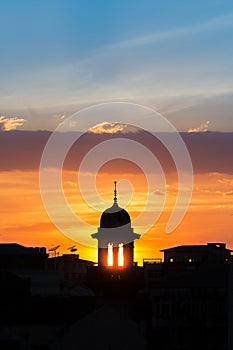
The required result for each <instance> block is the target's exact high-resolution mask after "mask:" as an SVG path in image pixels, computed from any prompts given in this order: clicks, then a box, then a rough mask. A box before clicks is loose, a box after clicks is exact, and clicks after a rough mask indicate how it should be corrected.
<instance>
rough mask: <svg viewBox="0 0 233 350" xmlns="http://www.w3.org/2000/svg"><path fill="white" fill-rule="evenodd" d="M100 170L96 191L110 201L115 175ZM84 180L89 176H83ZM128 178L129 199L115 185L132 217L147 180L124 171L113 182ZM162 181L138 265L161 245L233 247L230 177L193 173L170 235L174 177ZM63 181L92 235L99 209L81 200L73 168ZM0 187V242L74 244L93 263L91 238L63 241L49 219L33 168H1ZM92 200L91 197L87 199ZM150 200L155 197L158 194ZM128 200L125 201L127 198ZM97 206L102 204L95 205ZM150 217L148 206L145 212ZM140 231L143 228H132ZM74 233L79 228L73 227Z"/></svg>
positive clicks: (144, 195)
mask: <svg viewBox="0 0 233 350" xmlns="http://www.w3.org/2000/svg"><path fill="white" fill-rule="evenodd" d="M105 170H106V169H104V168H103V169H101V172H100V173H99V174H98V176H97V181H96V184H97V190H98V192H99V194H100V195H101V196H102V198H103V203H102V206H103V207H104V201H107V202H109V203H111V202H112V197H113V181H114V180H115V178H116V175H113V174H109V173H107V172H105ZM87 179H88V178H87ZM121 179H127V180H128V181H130V182H131V184H132V186H133V187H134V194H133V196H132V199H131V200H130V198H129V192H130V191H129V189H130V187H127V186H128V185H127V183H126V182H124V183H123V182H122V183H121V184H119V188H118V192H119V195H118V197H119V200H118V202H119V205H120V206H122V207H125V206H126V209H127V211H128V212H129V214H130V216H131V219H132V220H134V219H135V218H136V217H137V216H138V215H139V214H140V213H141V212H142V211H143V208H144V206H145V201H146V198H147V183H146V179H145V176H144V175H143V174H142V173H138V174H133V173H124V172H121V173H119V174H118V175H117V180H121ZM166 180H167V199H166V204H165V207H164V210H163V214H162V215H161V216H160V218H159V220H158V221H157V222H156V223H155V225H154V226H153V227H152V228H151V229H150V231H149V232H147V233H146V234H145V235H143V236H142V237H141V239H140V240H138V241H136V242H135V247H136V249H135V261H138V262H139V264H141V263H142V259H143V258H161V257H162V253H161V252H160V249H163V248H166V247H171V246H175V245H181V244H205V243H207V242H225V243H227V246H228V248H232V249H233V235H232V227H233V225H232V222H233V202H232V198H233V196H232V195H233V175H229V174H223V173H205V174H197V175H195V177H194V192H193V197H192V201H191V205H190V207H189V210H188V212H187V214H186V215H185V217H184V219H183V221H182V222H181V224H180V225H179V226H178V228H177V229H176V230H175V231H174V232H172V233H171V234H167V233H165V226H166V223H167V221H168V218H169V215H170V212H171V209H172V207H173V205H174V203H175V199H176V194H177V182H176V176H175V175H174V176H172V175H169V177H168V178H167V179H166ZM63 185H64V190H65V195H66V199H67V201H68V203H69V205H70V206H71V208H72V209H73V210H74V212H75V213H76V214H78V215H79V216H80V217H81V218H82V219H83V220H84V221H85V222H88V223H89V224H90V225H92V226H93V229H92V232H83V234H84V235H89V234H91V233H94V232H95V230H96V228H97V227H98V226H99V218H100V214H101V213H100V212H98V211H95V210H93V209H92V208H91V207H90V206H88V205H87V204H85V203H84V202H83V201H82V200H81V197H80V193H79V189H78V186H77V172H75V171H65V172H64V174H63ZM0 186H1V198H2V199H1V213H2V215H1V222H0V239H1V242H17V243H19V244H23V245H25V246H46V247H47V248H51V247H52V246H53V245H54V246H55V245H58V244H60V248H59V252H60V254H61V253H69V250H68V248H69V247H70V246H71V245H74V244H76V245H77V248H78V253H79V254H80V257H81V258H84V259H91V260H94V261H96V257H97V251H96V248H95V245H96V241H93V247H87V246H82V245H79V244H78V243H77V242H75V241H73V240H70V239H68V238H67V237H66V236H64V235H63V234H62V233H61V232H59V230H58V229H57V228H56V227H55V226H54V225H53V223H51V222H50V219H49V217H48V215H47V214H46V212H45V209H44V207H43V204H42V200H41V196H40V190H39V176H38V172H37V171H26V170H25V171H4V172H2V173H1V178H0ZM87 200H88V201H89V203H91V198H87ZM155 200H156V201H158V204H159V201H160V195H159V192H158V193H157V194H155ZM128 201H129V203H128V204H127V202H128ZM100 207H101V206H100ZM147 217H148V218H149V219H151V218H153V217H154V208H153V207H152V208H151V210H150V212H149V213H148V216H147ZM134 230H135V232H139V233H141V231H143V228H142V227H141V228H139V227H134ZM77 232H79V227H77Z"/></svg>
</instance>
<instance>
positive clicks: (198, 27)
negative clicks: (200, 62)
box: [108, 13, 233, 49]
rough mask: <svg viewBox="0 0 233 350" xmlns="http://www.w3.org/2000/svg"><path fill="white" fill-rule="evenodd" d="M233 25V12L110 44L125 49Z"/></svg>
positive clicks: (114, 47) (112, 47) (115, 47)
mask: <svg viewBox="0 0 233 350" xmlns="http://www.w3.org/2000/svg"><path fill="white" fill-rule="evenodd" d="M232 26H233V13H229V14H227V15H222V16H217V17H213V18H211V19H209V20H207V21H205V22H200V23H196V24H192V25H190V26H187V27H180V28H175V29H171V30H167V31H162V32H156V33H152V34H148V35H144V36H139V37H135V38H131V39H126V40H122V41H119V42H117V43H115V44H112V45H109V46H108V48H111V49H124V48H131V47H137V46H143V45H148V44H154V43H157V42H161V41H164V40H169V39H174V38H178V37H182V36H187V35H192V34H200V33H202V32H211V31H216V30H221V29H225V28H229V27H232Z"/></svg>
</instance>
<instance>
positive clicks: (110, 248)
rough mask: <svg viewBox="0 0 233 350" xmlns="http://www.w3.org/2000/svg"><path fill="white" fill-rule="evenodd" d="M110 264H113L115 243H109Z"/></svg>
mask: <svg viewBox="0 0 233 350" xmlns="http://www.w3.org/2000/svg"><path fill="white" fill-rule="evenodd" d="M108 266H113V244H112V243H108Z"/></svg>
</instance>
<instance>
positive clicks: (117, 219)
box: [100, 201, 131, 228]
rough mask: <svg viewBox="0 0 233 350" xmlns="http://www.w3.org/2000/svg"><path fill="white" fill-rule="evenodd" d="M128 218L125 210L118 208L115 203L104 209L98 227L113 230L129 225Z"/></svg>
mask: <svg viewBox="0 0 233 350" xmlns="http://www.w3.org/2000/svg"><path fill="white" fill-rule="evenodd" d="M130 222H131V220H130V216H129V214H128V212H127V211H126V210H125V209H122V208H120V207H119V206H118V204H117V202H116V201H114V204H113V205H112V206H111V207H110V208H108V209H106V210H105V211H104V212H103V213H102V215H101V218H100V227H102V228H115V227H120V226H123V225H127V224H130Z"/></svg>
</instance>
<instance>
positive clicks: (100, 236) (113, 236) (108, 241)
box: [88, 181, 143, 294]
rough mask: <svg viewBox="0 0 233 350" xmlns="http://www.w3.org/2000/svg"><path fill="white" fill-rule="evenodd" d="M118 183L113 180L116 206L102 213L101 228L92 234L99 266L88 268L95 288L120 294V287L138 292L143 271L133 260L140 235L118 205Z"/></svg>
mask: <svg viewBox="0 0 233 350" xmlns="http://www.w3.org/2000/svg"><path fill="white" fill-rule="evenodd" d="M116 185H117V182H116V181H114V186H115V188H114V198H113V205H112V206H111V207H110V208H108V209H106V210H105V211H104V212H103V213H102V215H101V217H100V227H99V228H98V230H97V232H96V233H93V234H92V235H91V237H92V238H94V239H97V241H98V266H93V267H90V268H89V271H88V280H89V281H90V284H91V286H92V288H93V289H94V290H95V291H96V289H98V290H101V291H102V292H104V291H105V292H107V294H109V293H110V294H111V293H112V292H113V291H114V292H116V293H120V292H122V289H121V287H125V288H124V290H127V291H128V292H133V291H136V290H137V288H139V286H140V285H141V282H142V280H143V270H142V268H141V267H138V266H137V263H136V262H134V241H135V240H136V239H139V238H140V235H139V234H137V233H135V232H134V230H133V228H132V226H131V219H130V215H129V214H128V212H127V211H126V210H125V209H123V208H121V207H119V205H118V201H117V188H116ZM120 286H121V287H120ZM118 287H119V288H118Z"/></svg>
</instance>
